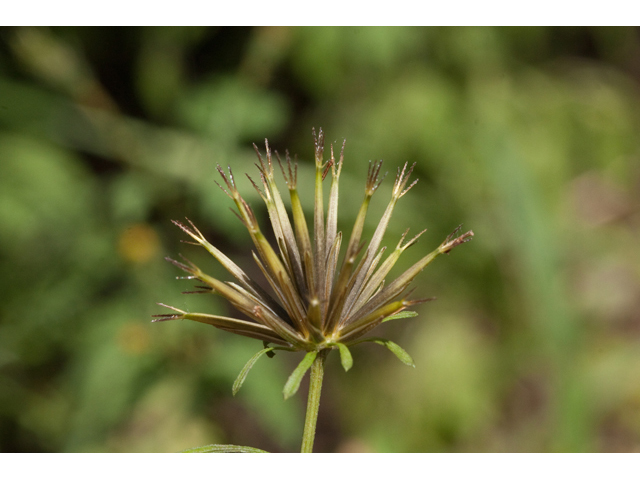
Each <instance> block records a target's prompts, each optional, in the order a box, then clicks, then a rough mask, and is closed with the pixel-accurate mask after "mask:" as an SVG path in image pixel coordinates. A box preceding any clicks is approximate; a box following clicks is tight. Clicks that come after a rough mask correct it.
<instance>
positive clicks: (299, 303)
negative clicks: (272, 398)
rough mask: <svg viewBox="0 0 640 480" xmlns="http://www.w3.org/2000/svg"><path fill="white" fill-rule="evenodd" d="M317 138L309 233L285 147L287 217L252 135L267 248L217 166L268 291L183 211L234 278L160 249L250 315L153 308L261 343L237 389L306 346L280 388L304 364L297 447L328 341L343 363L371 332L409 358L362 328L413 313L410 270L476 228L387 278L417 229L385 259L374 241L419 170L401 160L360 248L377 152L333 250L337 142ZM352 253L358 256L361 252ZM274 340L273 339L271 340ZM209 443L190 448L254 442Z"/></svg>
mask: <svg viewBox="0 0 640 480" xmlns="http://www.w3.org/2000/svg"><path fill="white" fill-rule="evenodd" d="M313 136H314V141H315V206H314V212H313V236H311V235H310V233H309V229H308V227H307V222H306V219H305V215H304V211H303V208H302V204H301V202H300V197H299V194H298V189H297V165H296V164H295V163H294V164H293V165H292V163H291V159H290V157H289V154H288V153H287V155H286V159H285V164H284V165H283V163H282V162H281V159H280V156H279V155H278V154H277V152H276V158H277V161H278V164H279V166H280V169H281V171H282V174H283V176H284V180H285V182H286V184H287V186H288V188H289V195H290V198H291V210H292V218H293V223H292V222H291V221H290V219H289V215H288V214H287V211H286V209H285V205H284V202H283V200H282V197H281V195H280V192H279V190H278V187H277V186H276V182H275V177H274V175H275V168H274V161H273V157H272V154H271V150H270V149H269V144H268V142H267V141H266V140H265V147H266V160H265V158H263V156H262V155H261V154H260V151H259V150H258V148H257V147H256V146H255V144H254V148H255V150H256V153H257V154H258V159H259V161H260V164H259V165H258V170H259V172H260V180H261V184H262V188H260V187H259V186H258V185H257V184H256V183H255V182H254V181H253V180H251V177H249V179H250V180H251V183H252V184H253V186H254V187H255V189H256V190H257V191H258V193H259V194H260V196H261V197H262V200H264V202H265V204H266V206H267V210H268V213H269V218H270V220H271V228H272V229H273V233H274V235H275V239H276V241H277V249H274V248H273V247H272V246H271V244H270V243H269V242H268V241H267V239H266V237H265V235H264V234H263V233H262V231H261V229H260V226H259V225H258V222H257V220H256V217H255V214H254V212H253V210H252V209H251V207H250V206H249V205H248V204H247V202H246V201H245V200H244V199H243V198H242V196H241V195H240V193H239V192H238V189H237V187H236V182H235V179H234V177H233V174H232V173H231V168H229V172H228V174H227V173H225V172H224V171H223V169H222V168H220V166H218V171H219V172H220V175H221V176H222V179H223V181H224V184H225V185H226V187H227V188H226V189H225V188H224V187H222V186H221V188H222V189H223V190H224V191H225V193H226V194H227V195H228V196H229V197H230V198H231V199H232V200H233V201H234V202H235V204H236V207H237V209H238V212H237V215H238V217H239V218H240V220H241V221H242V223H243V224H244V225H245V227H246V228H247V230H248V231H249V235H250V236H251V239H252V240H253V244H254V246H255V249H256V251H254V252H253V258H254V260H255V261H256V263H257V264H258V267H259V268H260V270H261V271H262V273H263V274H264V277H265V278H266V280H267V282H268V283H269V285H270V287H271V290H272V294H270V293H267V292H266V291H265V290H264V289H263V288H261V287H260V286H259V285H258V283H256V282H255V281H254V280H252V279H251V278H250V277H249V276H248V275H247V274H246V273H245V272H244V271H242V269H240V267H238V265H236V264H235V263H234V262H233V261H232V260H230V259H229V258H228V257H227V256H225V255H224V254H223V253H222V252H221V251H220V250H218V249H217V248H216V247H214V246H213V245H211V244H210V243H209V242H208V241H207V240H206V239H205V238H204V236H203V235H202V233H200V231H199V230H198V229H197V228H196V227H195V225H193V223H191V221H189V220H187V222H188V224H189V225H185V224H183V223H181V222H178V221H174V222H173V223H175V224H176V225H177V226H178V227H180V228H181V229H182V230H183V231H184V232H185V233H186V234H187V235H189V236H190V237H191V238H192V239H193V240H194V242H195V243H194V242H188V243H194V244H195V245H201V246H202V247H204V248H206V249H207V250H208V251H209V253H211V255H213V256H214V257H215V258H216V260H218V261H219V262H220V263H221V264H222V266H224V267H225V268H226V269H227V271H228V272H229V273H230V274H231V275H232V276H233V277H234V278H235V281H221V280H218V279H216V278H213V277H210V276H209V275H207V274H206V273H204V272H203V271H202V270H200V268H198V267H197V266H196V265H194V264H193V263H191V262H189V261H188V260H186V259H185V262H186V263H182V262H178V261H175V260H173V259H170V258H167V260H168V261H170V262H171V263H173V264H174V265H176V266H177V267H179V268H181V269H182V270H184V271H186V272H187V273H188V276H186V277H179V278H186V279H196V280H199V281H200V282H202V284H203V285H199V286H198V287H197V288H199V290H200V291H202V292H211V293H216V294H218V295H221V296H222V297H224V298H225V299H227V300H228V301H229V302H230V303H231V304H232V305H233V306H234V307H235V308H236V309H238V310H239V311H240V312H242V313H243V314H245V315H246V316H247V317H249V318H250V320H241V319H238V318H231V317H224V316H220V315H211V314H206V313H188V312H185V311H182V310H179V309H177V308H175V307H170V306H168V305H163V304H160V305H163V306H165V307H167V308H170V309H172V310H173V311H174V312H175V313H172V314H167V315H156V316H155V317H156V319H155V320H154V321H164V320H177V319H185V320H194V321H196V322H201V323H206V324H209V325H213V326H214V327H217V328H220V329H222V330H226V331H229V332H233V333H237V334H239V335H244V336H247V337H251V338H256V339H258V340H262V341H263V342H264V348H263V349H262V350H260V351H259V352H258V353H256V354H255V355H254V356H253V357H252V358H251V359H250V360H249V362H248V363H247V364H246V365H245V367H244V368H243V369H242V371H241V372H240V375H239V376H238V378H237V379H236V381H235V383H234V384H233V393H234V395H235V393H236V392H237V391H238V390H239V389H240V387H241V386H242V383H243V382H244V380H245V378H246V376H247V373H248V372H249V370H250V369H251V367H252V366H253V365H254V364H255V363H256V361H257V360H258V359H259V358H260V357H261V356H263V355H265V354H266V355H268V356H272V355H273V352H274V351H276V350H286V351H292V352H295V351H304V352H307V353H306V355H305V356H304V358H303V359H302V361H301V362H300V364H299V365H298V367H297V368H296V369H295V370H294V371H293V373H292V374H291V376H290V377H289V379H288V380H287V382H286V384H285V387H284V397H285V399H286V398H289V397H290V396H291V395H293V394H294V393H296V391H297V390H298V387H299V386H300V381H301V380H302V377H303V376H304V374H305V373H306V372H307V370H309V369H311V383H310V387H309V401H308V405H307V417H306V421H305V430H304V434H303V443H302V451H303V452H311V450H312V447H313V439H314V436H315V424H316V419H317V413H318V406H319V400H320V389H321V385H322V376H323V364H324V360H325V358H326V356H327V354H328V353H329V352H330V351H331V350H338V352H339V354H340V360H341V363H342V366H343V367H344V369H345V370H349V369H350V368H351V366H352V364H353V359H352V357H351V352H350V347H352V346H354V345H356V344H358V343H361V342H375V343H378V344H380V345H384V346H386V347H387V348H388V349H389V350H391V352H393V353H394V354H395V355H396V356H397V357H398V358H399V359H400V360H401V361H402V362H404V363H405V364H407V365H411V366H413V361H412V360H411V357H410V356H409V355H408V354H407V352H405V351H404V350H403V349H402V348H401V347H400V346H398V345H397V344H395V343H393V342H391V341H390V340H386V339H383V338H379V337H364V335H366V334H367V333H369V332H370V331H371V330H372V329H374V328H375V327H376V326H378V325H379V324H380V323H382V322H386V321H388V320H392V319H397V318H403V317H413V316H416V315H417V313H415V312H409V311H406V309H407V308H408V307H411V306H413V305H416V304H418V303H421V302H424V301H426V300H410V299H409V298H408V296H409V294H408V293H407V287H408V286H409V284H410V283H411V281H412V280H413V279H414V277H415V276H416V275H417V274H418V273H420V272H421V271H422V269H424V268H425V267H426V266H427V265H428V264H429V263H431V262H432V261H433V260H434V259H435V258H436V257H437V256H438V255H440V254H443V253H449V252H450V251H451V249H453V248H454V247H455V246H457V245H460V244H461V243H464V242H467V241H469V240H471V237H472V236H473V232H471V231H469V232H467V233H464V234H462V235H460V236H456V235H457V233H458V232H459V231H460V227H458V228H456V229H455V230H454V232H453V233H452V234H451V235H449V236H448V237H447V238H446V239H445V241H444V242H443V243H442V244H441V245H440V246H439V247H438V248H436V249H435V250H434V251H432V252H431V253H429V254H428V255H426V256H425V257H423V258H422V259H421V260H420V261H418V262H417V263H416V264H415V265H413V266H412V267H411V268H409V269H408V270H407V271H405V272H404V273H403V274H402V275H400V276H399V277H398V278H396V279H395V280H393V281H387V280H386V277H387V274H388V273H389V271H390V270H391V268H392V267H393V266H394V265H395V263H396V262H397V261H398V258H399V257H400V255H401V254H402V253H403V252H404V251H405V250H406V249H407V248H409V247H410V246H411V245H413V244H415V243H416V241H417V240H418V237H420V235H422V233H424V230H423V231H422V232H420V233H418V234H417V235H416V236H414V237H413V238H412V239H411V240H409V241H405V238H406V236H407V233H408V231H409V230H407V231H406V232H405V233H404V234H403V235H402V237H401V238H400V241H399V242H398V244H397V245H396V247H395V248H394V250H393V251H392V252H391V253H390V254H389V255H388V256H387V257H386V258H385V259H384V260H382V257H383V255H384V252H385V250H386V247H382V248H380V244H381V242H382V238H383V236H384V233H385V231H386V229H387V226H388V224H389V220H390V219H391V215H392V213H393V210H394V208H395V206H396V203H397V202H398V200H399V199H400V198H401V197H402V196H403V195H405V194H406V193H407V192H408V191H409V190H410V189H411V187H413V186H414V185H415V184H416V182H417V180H414V181H413V182H412V183H411V184H409V185H408V186H407V183H408V181H409V177H410V175H411V172H412V170H413V167H414V166H415V164H414V165H413V166H411V167H410V168H407V164H405V165H404V167H403V168H402V169H400V168H398V172H397V174H396V178H395V182H394V184H393V191H392V194H391V199H390V200H389V204H388V205H387V208H386V210H385V212H384V214H383V215H382V218H381V219H380V222H379V223H378V226H377V228H376V230H375V232H374V234H373V237H372V238H371V241H370V242H369V244H368V246H367V247H366V249H363V246H364V245H363V244H362V243H361V236H362V230H363V226H364V221H365V217H366V215H367V209H368V207H369V203H370V200H371V197H372V196H373V194H374V192H375V191H376V190H377V189H378V186H379V185H380V182H381V181H382V179H381V178H380V168H381V166H382V161H377V162H369V170H368V173H367V181H366V184H365V190H364V200H363V201H362V205H361V206H360V210H359V212H358V216H357V218H356V221H355V224H354V226H353V229H352V231H351V235H350V237H349V242H348V244H347V247H346V250H345V254H344V256H343V258H342V260H340V253H341V246H342V241H343V240H342V232H338V231H337V224H338V184H339V180H340V172H341V170H342V163H343V160H344V143H343V145H342V149H341V152H340V158H339V160H338V161H336V159H335V156H334V152H333V145H332V146H331V153H330V158H329V159H328V161H326V162H325V160H324V156H323V154H324V136H323V133H322V130H320V131H319V133H318V135H317V136H316V133H315V130H314V131H313ZM329 172H330V173H331V187H330V193H329V203H328V208H327V211H326V215H325V209H324V200H323V189H322V182H323V181H324V180H325V178H326V177H327V176H328V175H329ZM358 258H359V260H358ZM270 345H271V346H270ZM228 447H229V448H226V449H225V447H224V446H210V448H207V447H202V448H200V449H194V450H197V451H221V450H227V451H228V450H229V449H233V450H234V451H238V450H240V451H256V449H251V448H249V447H236V446H228Z"/></svg>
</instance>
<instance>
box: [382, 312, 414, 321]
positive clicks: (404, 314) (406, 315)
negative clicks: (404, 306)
mask: <svg viewBox="0 0 640 480" xmlns="http://www.w3.org/2000/svg"><path fill="white" fill-rule="evenodd" d="M417 316H418V312H406V311H405V312H400V313H396V314H395V315H391V316H389V317H387V318H385V319H384V320H382V323H384V322H388V321H389V320H398V319H399V318H411V317H417Z"/></svg>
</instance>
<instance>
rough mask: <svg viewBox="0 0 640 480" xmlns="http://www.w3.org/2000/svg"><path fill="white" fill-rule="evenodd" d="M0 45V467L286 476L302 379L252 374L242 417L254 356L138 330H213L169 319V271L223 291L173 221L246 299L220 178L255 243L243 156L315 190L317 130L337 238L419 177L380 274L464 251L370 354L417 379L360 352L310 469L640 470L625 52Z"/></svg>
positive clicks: (141, 35)
mask: <svg viewBox="0 0 640 480" xmlns="http://www.w3.org/2000/svg"><path fill="white" fill-rule="evenodd" d="M0 38H1V44H0V450H1V451H4V452H10V451H35V452H58V451H81V452H86V451H140V452H152V451H155V452H165V451H177V450H182V449H185V448H190V447H195V446H197V445H203V444H209V443H235V444H243V445H251V446H254V447H258V448H263V449H266V450H270V451H296V450H298V448H299V442H300V438H301V433H302V423H303V413H304V406H305V401H306V399H305V395H304V394H303V393H302V390H301V392H300V393H298V395H296V396H295V397H294V398H292V399H290V400H288V401H287V402H284V401H283V399H282V393H281V391H282V387H283V385H284V383H285V381H286V378H287V376H288V374H289V373H290V372H291V370H292V369H293V368H294V367H295V365H296V364H297V362H298V361H299V360H300V358H301V356H300V358H298V355H287V354H282V353H279V354H278V355H276V357H275V358H273V359H267V358H264V359H262V360H261V361H260V362H259V363H258V364H257V365H256V367H255V368H254V370H253V371H252V372H251V373H250V374H249V377H248V379H247V381H246V382H245V385H244V387H243V389H242V390H241V391H240V393H239V394H238V396H237V397H235V398H233V397H232V396H231V385H232V383H233V380H234V378H235V376H236V375H237V373H238V372H239V371H240V369H241V368H242V366H243V365H244V363H245V362H246V360H247V359H248V358H249V357H250V356H251V355H252V354H253V353H255V352H256V351H258V350H259V349H260V348H262V345H261V343H260V342H258V341H255V340H251V339H246V338H236V336H234V335H231V334H227V333H225V332H221V331H218V330H215V329H213V328H210V327H208V326H205V325H201V324H190V323H188V322H173V323H172V322H167V323H163V324H151V323H150V319H151V315H153V314H156V313H164V312H163V309H161V308H160V307H158V306H156V304H155V302H164V303H168V304H172V305H175V306H177V307H179V308H183V309H189V310H191V311H196V310H201V311H206V312H212V313H213V312H215V313H218V314H228V313H230V312H228V310H227V306H226V305H225V304H223V303H222V302H220V301H219V300H218V299H217V298H215V297H210V296H204V295H200V296H196V295H191V296H182V295H180V292H181V290H186V289H189V287H188V286H187V284H186V283H185V282H181V283H180V282H178V281H176V280H175V277H176V275H180V272H179V271H177V269H175V267H173V266H172V265H170V264H168V263H166V262H164V260H163V257H164V256H166V255H171V256H173V257H175V256H177V255H178V253H183V254H184V255H186V256H187V257H188V258H190V259H191V260H194V261H196V263H198V264H199V265H201V266H202V267H203V268H205V269H206V270H207V271H208V272H209V273H210V274H213V275H219V276H220V277H221V278H224V279H226V278H227V276H226V272H224V271H223V270H222V269H221V268H220V267H219V266H218V265H216V263H215V261H214V260H213V259H212V258H208V257H207V256H206V252H204V251H200V250H199V249H197V248H196V247H192V246H190V245H185V244H181V243H180V240H181V239H184V235H183V234H182V233H181V232H180V231H179V230H178V229H177V228H175V227H174V226H173V225H172V224H171V223H170V220H171V219H182V218H184V217H185V216H188V217H189V218H190V219H192V220H193V221H194V222H195V224H196V225H198V226H199V228H201V229H202V231H203V233H205V235H206V236H207V237H208V238H209V240H210V241H212V243H214V244H215V245H216V246H218V247H219V248H221V249H222V250H223V251H224V252H226V253H228V254H229V255H230V256H231V257H232V258H233V259H234V260H236V261H237V262H238V263H239V264H241V265H243V266H244V267H246V268H247V269H248V270H249V271H251V272H252V274H255V275H259V273H258V271H257V269H256V267H255V266H254V265H253V263H252V259H251V256H250V251H251V245H250V240H249V237H248V235H247V234H246V232H245V231H244V230H243V227H242V226H241V224H240V222H238V221H237V219H236V218H235V217H234V215H233V214H232V213H231V212H230V211H229V208H228V207H231V206H232V204H231V202H230V201H229V200H228V198H227V197H226V196H225V195H224V194H223V193H222V192H221V191H220V190H219V189H218V187H217V186H216V185H215V183H214V181H216V180H218V177H217V173H216V172H215V167H216V164H217V163H219V164H221V165H223V166H226V165H231V166H232V167H233V169H234V171H235V173H236V176H237V178H238V181H239V183H240V185H241V187H240V188H241V190H242V191H243V193H244V194H246V198H247V200H248V201H249V202H250V203H251V204H252V205H253V207H254V208H255V209H256V210H257V211H258V212H259V213H261V214H262V215H264V214H265V211H264V209H263V208H261V207H260V205H259V198H258V196H257V194H256V193H255V191H254V190H253V188H252V187H251V186H250V183H249V181H248V180H246V179H245V178H244V176H243V175H242V173H244V172H247V173H250V174H252V175H254V176H255V175H256V169H255V167H254V166H253V163H254V162H255V156H254V155H255V154H254V152H253V150H252V147H251V143H252V142H255V143H257V144H258V145H259V146H260V144H261V142H262V141H263V140H262V139H264V138H265V137H268V138H269V141H270V144H271V145H272V147H273V148H275V149H277V150H279V151H280V152H284V150H285V149H289V151H290V152H292V153H297V154H298V155H299V161H300V174H299V177H300V178H301V180H300V181H301V183H302V185H305V182H306V184H307V185H308V186H311V185H312V178H311V174H310V171H311V170H310V168H311V165H312V164H311V162H310V161H311V160H312V152H313V150H312V137H311V128H312V127H314V126H315V127H316V128H318V127H322V128H323V129H324V131H325V132H326V136H327V141H328V142H329V141H330V142H336V146H339V145H341V143H342V139H343V138H346V139H347V147H346V159H345V165H344V169H343V174H342V189H341V214H340V222H341V223H340V226H341V229H342V230H346V231H347V232H348V231H350V226H351V224H352V222H353V220H354V219H355V215H356V211H357V208H358V206H359V203H360V201H361V199H362V195H363V189H364V179H365V174H366V170H367V162H368V160H372V159H373V160H375V159H380V158H382V159H384V160H385V167H384V169H386V170H389V171H390V175H393V171H394V170H395V169H396V168H397V167H398V166H400V165H402V164H403V163H404V162H410V163H412V162H417V166H416V173H415V175H416V176H417V177H419V178H420V182H419V183H418V184H417V185H416V186H415V187H414V189H413V190H412V191H411V192H410V193H409V194H408V195H407V196H406V197H404V198H402V200H401V201H400V203H399V207H398V209H397V210H396V211H397V213H396V215H395V217H394V219H393V220H392V222H391V226H390V229H389V232H388V236H387V237H386V240H385V242H384V244H386V245H389V246H392V245H395V244H396V242H397V240H398V238H399V237H400V235H401V233H402V232H403V231H404V229H405V228H406V227H408V226H410V227H411V229H412V230H411V231H412V232H414V233H417V232H418V231H420V230H422V229H423V228H425V227H426V228H428V229H429V230H428V232H427V233H426V234H425V235H424V236H423V237H422V239H421V241H420V242H419V243H418V245H417V246H415V247H412V248H411V249H409V250H408V251H407V253H406V254H405V255H406V258H403V259H402V260H403V262H401V263H402V265H400V266H398V267H397V270H396V273H397V272H398V271H400V270H401V269H402V267H407V266H409V265H410V264H411V262H412V260H413V261H415V260H417V258H419V257H420V256H422V255H424V253H425V252H428V251H430V250H431V249H433V248H435V247H436V246H437V245H438V244H439V243H440V241H441V240H442V239H443V238H444V237H445V236H446V235H447V234H448V233H450V232H451V231H452V230H453V228H455V227H456V226H457V225H458V224H460V223H464V227H465V228H467V229H473V230H474V231H475V233H476V237H475V239H474V241H473V242H471V243H469V244H466V245H464V246H463V247H460V248H458V249H456V250H455V251H454V252H453V253H452V254H451V255H450V256H449V257H444V258H439V259H438V260H436V262H435V263H434V264H433V265H431V266H430V267H429V268H428V269H427V270H425V271H424V272H423V273H422V274H421V275H420V276H419V277H418V278H417V280H416V282H415V286H416V287H417V290H416V294H415V296H417V297H429V296H437V297H438V298H439V299H438V301H437V302H430V303H427V304H424V305H421V306H420V308H419V313H420V315H419V317H417V318H414V319H407V320H402V321H397V322H389V323H388V324H385V325H384V326H383V327H380V328H381V330H380V331H379V332H377V334H381V335H384V336H386V337H387V338H391V339H393V340H394V341H397V342H398V343H399V344H401V345H402V346H403V347H405V348H406V349H407V350H408V351H409V352H410V353H411V354H412V356H413V358H414V360H415V363H416V366H417V368H415V369H412V368H407V367H406V366H404V365H402V364H401V363H400V362H398V361H397V360H396V359H395V358H394V357H393V355H390V354H389V352H387V351H385V350H384V349H379V348H376V347H375V346H370V345H362V346H359V347H357V348H354V349H353V354H354V360H355V363H354V367H353V369H352V370H351V371H349V372H348V373H344V372H343V371H342V369H341V367H340V362H339V359H338V355H337V354H333V355H331V356H330V357H329V360H328V365H327V372H326V375H325V384H324V391H323V398H322V404H321V409H320V419H319V426H318V429H319V430H318V437H317V440H316V450H317V451H374V452H383V451H385V452H386V451H410V452H413V451H419V452H424V451H633V450H635V451H638V450H640V313H639V312H640V248H638V245H640V242H639V241H638V237H639V235H638V233H639V229H640V209H639V205H640V135H639V128H638V127H639V125H640V124H639V121H640V96H639V88H638V87H639V84H638V80H639V78H640V33H639V31H638V29H633V28H118V29H112V28H51V29H46V28H11V29H3V30H1V31H0ZM391 183H392V182H391V180H390V179H387V181H386V182H385V184H384V186H383V187H382V188H381V189H380V191H379V192H378V193H377V194H376V196H374V202H373V207H372V208H373V210H372V211H371V213H370V216H369V221H368V228H369V233H371V229H372V228H373V227H374V226H375V224H376V221H377V218H379V216H380V215H381V213H382V209H383V208H384V206H385V204H386V201H387V199H388V198H389V194H390V189H389V187H390V184H391ZM303 193H304V189H303ZM304 200H306V202H307V203H306V205H308V207H309V211H311V202H312V196H311V195H307V196H306V197H305V198H303V201H304ZM263 222H266V219H264V218H263ZM304 388H305V387H304V386H303V389H304ZM301 393H302V394H301Z"/></svg>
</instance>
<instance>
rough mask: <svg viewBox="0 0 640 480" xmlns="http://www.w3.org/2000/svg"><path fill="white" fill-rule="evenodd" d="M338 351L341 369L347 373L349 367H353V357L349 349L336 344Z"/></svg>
mask: <svg viewBox="0 0 640 480" xmlns="http://www.w3.org/2000/svg"><path fill="white" fill-rule="evenodd" d="M337 345H338V350H339V351H340V363H342V368H344V371H345V372H348V371H349V369H350V368H351V367H353V357H352V356H351V352H350V351H349V348H347V346H346V345H345V344H344V343H338V344H337Z"/></svg>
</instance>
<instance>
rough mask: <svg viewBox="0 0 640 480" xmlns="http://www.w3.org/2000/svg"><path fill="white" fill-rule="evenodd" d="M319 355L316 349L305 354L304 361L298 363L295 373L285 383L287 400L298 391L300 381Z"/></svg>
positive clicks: (285, 397) (284, 391)
mask: <svg viewBox="0 0 640 480" xmlns="http://www.w3.org/2000/svg"><path fill="white" fill-rule="evenodd" d="M317 356H318V352H316V351H313V352H308V353H307V354H306V355H305V356H304V358H303V359H302V361H301V362H300V363H299V364H298V366H297V367H296V369H295V370H294V371H293V373H292V374H291V375H290V376H289V379H288V380H287V383H286V384H285V385H284V390H283V392H282V393H284V399H285V400H286V399H288V398H289V397H291V396H292V395H294V394H295V393H296V392H297V391H298V388H300V382H301V381H302V377H304V374H305V373H307V370H309V368H311V364H312V363H313V361H314V360H315V359H316V357H317Z"/></svg>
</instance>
